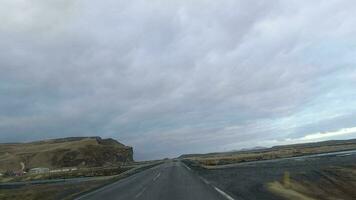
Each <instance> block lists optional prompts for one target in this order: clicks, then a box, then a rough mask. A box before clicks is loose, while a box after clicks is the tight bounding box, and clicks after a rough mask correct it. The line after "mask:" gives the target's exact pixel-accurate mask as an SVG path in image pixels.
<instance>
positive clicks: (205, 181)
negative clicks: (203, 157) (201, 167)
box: [200, 177, 210, 185]
mask: <svg viewBox="0 0 356 200" xmlns="http://www.w3.org/2000/svg"><path fill="white" fill-rule="evenodd" d="M200 179H201V180H202V181H203V182H204V183H205V184H207V185H209V184H210V183H209V181H207V180H206V179H205V178H202V177H200Z"/></svg>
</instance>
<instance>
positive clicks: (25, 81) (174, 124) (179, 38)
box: [0, 0, 356, 157]
mask: <svg viewBox="0 0 356 200" xmlns="http://www.w3.org/2000/svg"><path fill="white" fill-rule="evenodd" d="M2 5H3V6H1V8H0V22H1V25H0V72H1V73H0V119H6V120H4V121H2V122H1V123H0V140H2V141H12V140H18V138H22V139H24V140H31V139H41V138H49V137H63V136H73V135H102V136H109V137H115V138H117V139H120V140H122V142H125V143H128V144H131V145H133V146H134V148H135V149H136V150H137V151H140V152H147V153H148V154H149V155H150V156H151V157H152V156H155V157H159V156H162V155H164V154H165V153H168V152H170V154H179V153H181V152H183V151H185V150H192V151H208V150H209V151H214V150H219V149H225V148H233V149H238V148H239V145H242V143H244V144H251V145H252V144H255V143H257V142H258V141H265V140H278V141H280V140H283V139H286V138H299V137H303V136H304V135H305V133H307V132H308V130H303V131H300V130H299V129H300V128H303V127H308V128H306V129H312V128H314V129H315V128H320V129H321V130H329V129H328V128H329V127H327V126H325V125H323V127H318V126H319V124H321V123H323V122H325V121H328V120H336V119H337V118H339V117H342V116H346V115H350V114H353V113H356V110H355V106H353V105H354V103H352V100H353V99H354V97H355V90H353V86H354V84H355V81H354V77H352V76H350V74H352V73H353V74H354V73H355V70H354V69H353V68H352V66H354V64H355V63H356V61H355V57H354V53H355V52H356V50H355V44H356V37H355V35H356V33H355V32H356V28H355V27H356V21H355V20H354V18H353V15H354V9H355V7H356V3H353V2H351V1H313V2H310V1H299V0H298V1H288V2H284V1H257V0H256V1H249V2H245V1H232V0H231V1H230V0H228V1H223V2H220V1H211V0H210V1H209V0H207V1H194V2H192V1H161V0H157V1H150V2H147V1H141V0H138V1H129V2H128V1H116V0H108V1H94V0H77V1H69V0H68V1H67V0H65V1H63V0H56V1H45V0H35V1H31V2H29V1H24V0H4V1H3V2H2ZM350 66H351V67H350ZM352 84H353V85H352ZM330 94H332V95H330ZM331 123H332V122H331ZM335 123H336V122H335ZM312 125H314V127H310V126H312ZM348 125H350V126H351V125H352V124H348ZM335 126H336V125H335ZM343 127H347V126H344V125H343V126H341V125H339V127H337V128H343ZM333 128H335V127H333ZM314 129H313V131H314ZM309 132H310V131H309ZM34 133H36V134H34ZM143 137H144V138H143ZM184 138H185V139H184ZM155 141H160V142H161V144H162V145H161V146H162V147H160V148H158V147H157V145H156V143H155ZM175 142H176V143H175ZM192 146H194V148H193V147H192ZM151 147H155V148H158V149H154V150H152V148H151ZM173 147H174V148H173ZM170 148H172V149H170ZM159 152H162V153H159ZM142 155H143V154H142Z"/></svg>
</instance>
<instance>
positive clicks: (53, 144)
mask: <svg viewBox="0 0 356 200" xmlns="http://www.w3.org/2000/svg"><path fill="white" fill-rule="evenodd" d="M130 161H133V149H132V147H129V146H125V145H124V144H121V143H119V142H118V141H116V140H114V139H111V138H109V139H102V138H100V137H70V138H60V139H51V140H43V141H36V142H30V143H11V144H9V143H7V144H0V172H2V171H6V170H20V169H21V168H22V165H23V164H24V165H25V168H26V169H31V168H35V167H47V168H51V169H53V168H62V167H94V166H105V165H112V164H118V163H122V162H130ZM21 163H23V164H21Z"/></svg>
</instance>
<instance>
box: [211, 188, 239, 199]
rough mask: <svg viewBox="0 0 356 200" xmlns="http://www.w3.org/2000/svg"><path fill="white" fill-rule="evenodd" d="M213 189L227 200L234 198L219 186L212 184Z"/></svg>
mask: <svg viewBox="0 0 356 200" xmlns="http://www.w3.org/2000/svg"><path fill="white" fill-rule="evenodd" d="M214 189H215V190H216V191H218V192H219V193H220V194H221V195H223V196H224V197H225V198H226V199H228V200H235V199H234V198H232V197H231V196H230V195H228V194H226V193H225V192H224V191H222V190H220V189H219V188H217V187H215V186H214Z"/></svg>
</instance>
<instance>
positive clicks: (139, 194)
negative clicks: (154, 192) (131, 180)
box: [135, 188, 146, 199]
mask: <svg viewBox="0 0 356 200" xmlns="http://www.w3.org/2000/svg"><path fill="white" fill-rule="evenodd" d="M145 190H146V188H143V189H142V190H141V192H139V193H138V194H136V196H135V199H137V198H138V197H140V196H141V195H142V194H143V192H144V191H145Z"/></svg>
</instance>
